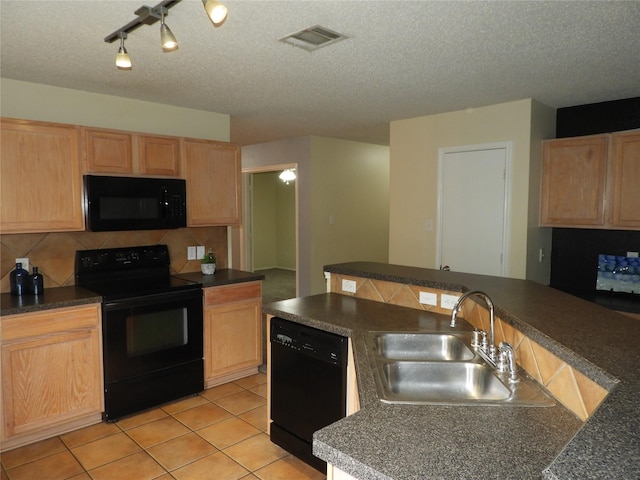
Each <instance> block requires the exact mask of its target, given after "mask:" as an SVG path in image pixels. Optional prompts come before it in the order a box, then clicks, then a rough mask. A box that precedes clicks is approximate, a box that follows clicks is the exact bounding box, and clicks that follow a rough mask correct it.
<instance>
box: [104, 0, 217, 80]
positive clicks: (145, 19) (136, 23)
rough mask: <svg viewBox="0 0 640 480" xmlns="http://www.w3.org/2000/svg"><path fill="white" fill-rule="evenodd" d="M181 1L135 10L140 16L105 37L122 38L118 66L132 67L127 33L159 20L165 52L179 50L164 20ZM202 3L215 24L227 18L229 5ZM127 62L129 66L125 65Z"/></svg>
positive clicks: (206, 0) (109, 39) (110, 40)
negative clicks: (128, 51) (126, 47)
mask: <svg viewBox="0 0 640 480" xmlns="http://www.w3.org/2000/svg"><path fill="white" fill-rule="evenodd" d="M180 2H181V0H164V1H162V2H160V3H159V4H157V5H156V6H155V7H147V6H146V5H144V6H142V7H140V8H138V9H137V10H136V11H135V12H134V13H135V14H136V15H137V16H138V18H136V19H135V20H132V21H130V22H129V23H127V24H126V25H123V26H122V27H120V28H119V29H118V30H116V31H115V32H113V33H111V34H109V35H107V36H106V37H105V39H104V41H105V42H107V43H113V42H115V41H116V40H118V39H119V40H120V48H119V49H118V56H117V58H116V65H117V66H118V68H120V69H123V70H130V69H131V58H129V54H128V53H127V50H126V49H125V48H124V39H125V38H127V35H128V34H129V33H131V32H133V31H134V30H135V29H137V28H139V27H140V26H142V25H153V24H154V23H156V22H157V21H158V20H159V21H160V42H161V45H162V50H163V51H165V52H172V51H173V50H177V48H178V42H177V40H176V37H175V35H174V34H173V32H172V31H171V29H170V28H169V27H168V25H167V24H166V23H165V22H164V17H165V15H168V13H169V9H170V8H171V7H173V6H174V5H176V4H178V3H180ZM202 4H203V5H204V9H205V11H206V12H207V16H208V17H209V19H210V20H211V22H212V23H213V25H214V26H216V27H219V26H220V25H222V24H223V23H224V21H225V20H226V19H227V7H225V6H224V5H223V4H221V3H220V2H218V1H216V0H202ZM127 64H128V66H123V65H127Z"/></svg>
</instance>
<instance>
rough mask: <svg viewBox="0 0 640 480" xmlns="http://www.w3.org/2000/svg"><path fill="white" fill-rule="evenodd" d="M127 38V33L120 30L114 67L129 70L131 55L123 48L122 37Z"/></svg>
mask: <svg viewBox="0 0 640 480" xmlns="http://www.w3.org/2000/svg"><path fill="white" fill-rule="evenodd" d="M125 38H127V34H126V33H124V32H120V48H118V54H117V55H116V67H118V68H119V69H120V70H131V68H132V67H131V57H129V53H128V52H127V49H126V48H124V39H125Z"/></svg>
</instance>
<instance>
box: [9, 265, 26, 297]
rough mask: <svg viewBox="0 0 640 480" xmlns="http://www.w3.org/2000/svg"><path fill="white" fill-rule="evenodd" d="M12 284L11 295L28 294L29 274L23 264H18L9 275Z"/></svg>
mask: <svg viewBox="0 0 640 480" xmlns="http://www.w3.org/2000/svg"><path fill="white" fill-rule="evenodd" d="M9 282H10V283H11V295H24V294H26V293H27V290H28V288H27V285H28V283H29V272H27V271H26V270H25V269H24V268H22V263H20V262H18V263H16V269H15V270H12V271H11V274H10V275H9Z"/></svg>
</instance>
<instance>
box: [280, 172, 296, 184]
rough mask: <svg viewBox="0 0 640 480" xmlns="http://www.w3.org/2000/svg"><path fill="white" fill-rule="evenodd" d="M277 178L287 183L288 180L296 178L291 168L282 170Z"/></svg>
mask: <svg viewBox="0 0 640 480" xmlns="http://www.w3.org/2000/svg"><path fill="white" fill-rule="evenodd" d="M278 178H279V179H280V180H282V181H283V182H284V183H286V184H287V185H289V182H293V181H294V180H295V179H296V172H295V171H294V170H293V169H287V170H283V171H282V173H281V174H280V175H279V176H278Z"/></svg>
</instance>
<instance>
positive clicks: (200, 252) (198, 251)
mask: <svg viewBox="0 0 640 480" xmlns="http://www.w3.org/2000/svg"><path fill="white" fill-rule="evenodd" d="M203 258H204V245H198V246H197V247H196V259H197V260H202V259H203Z"/></svg>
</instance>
